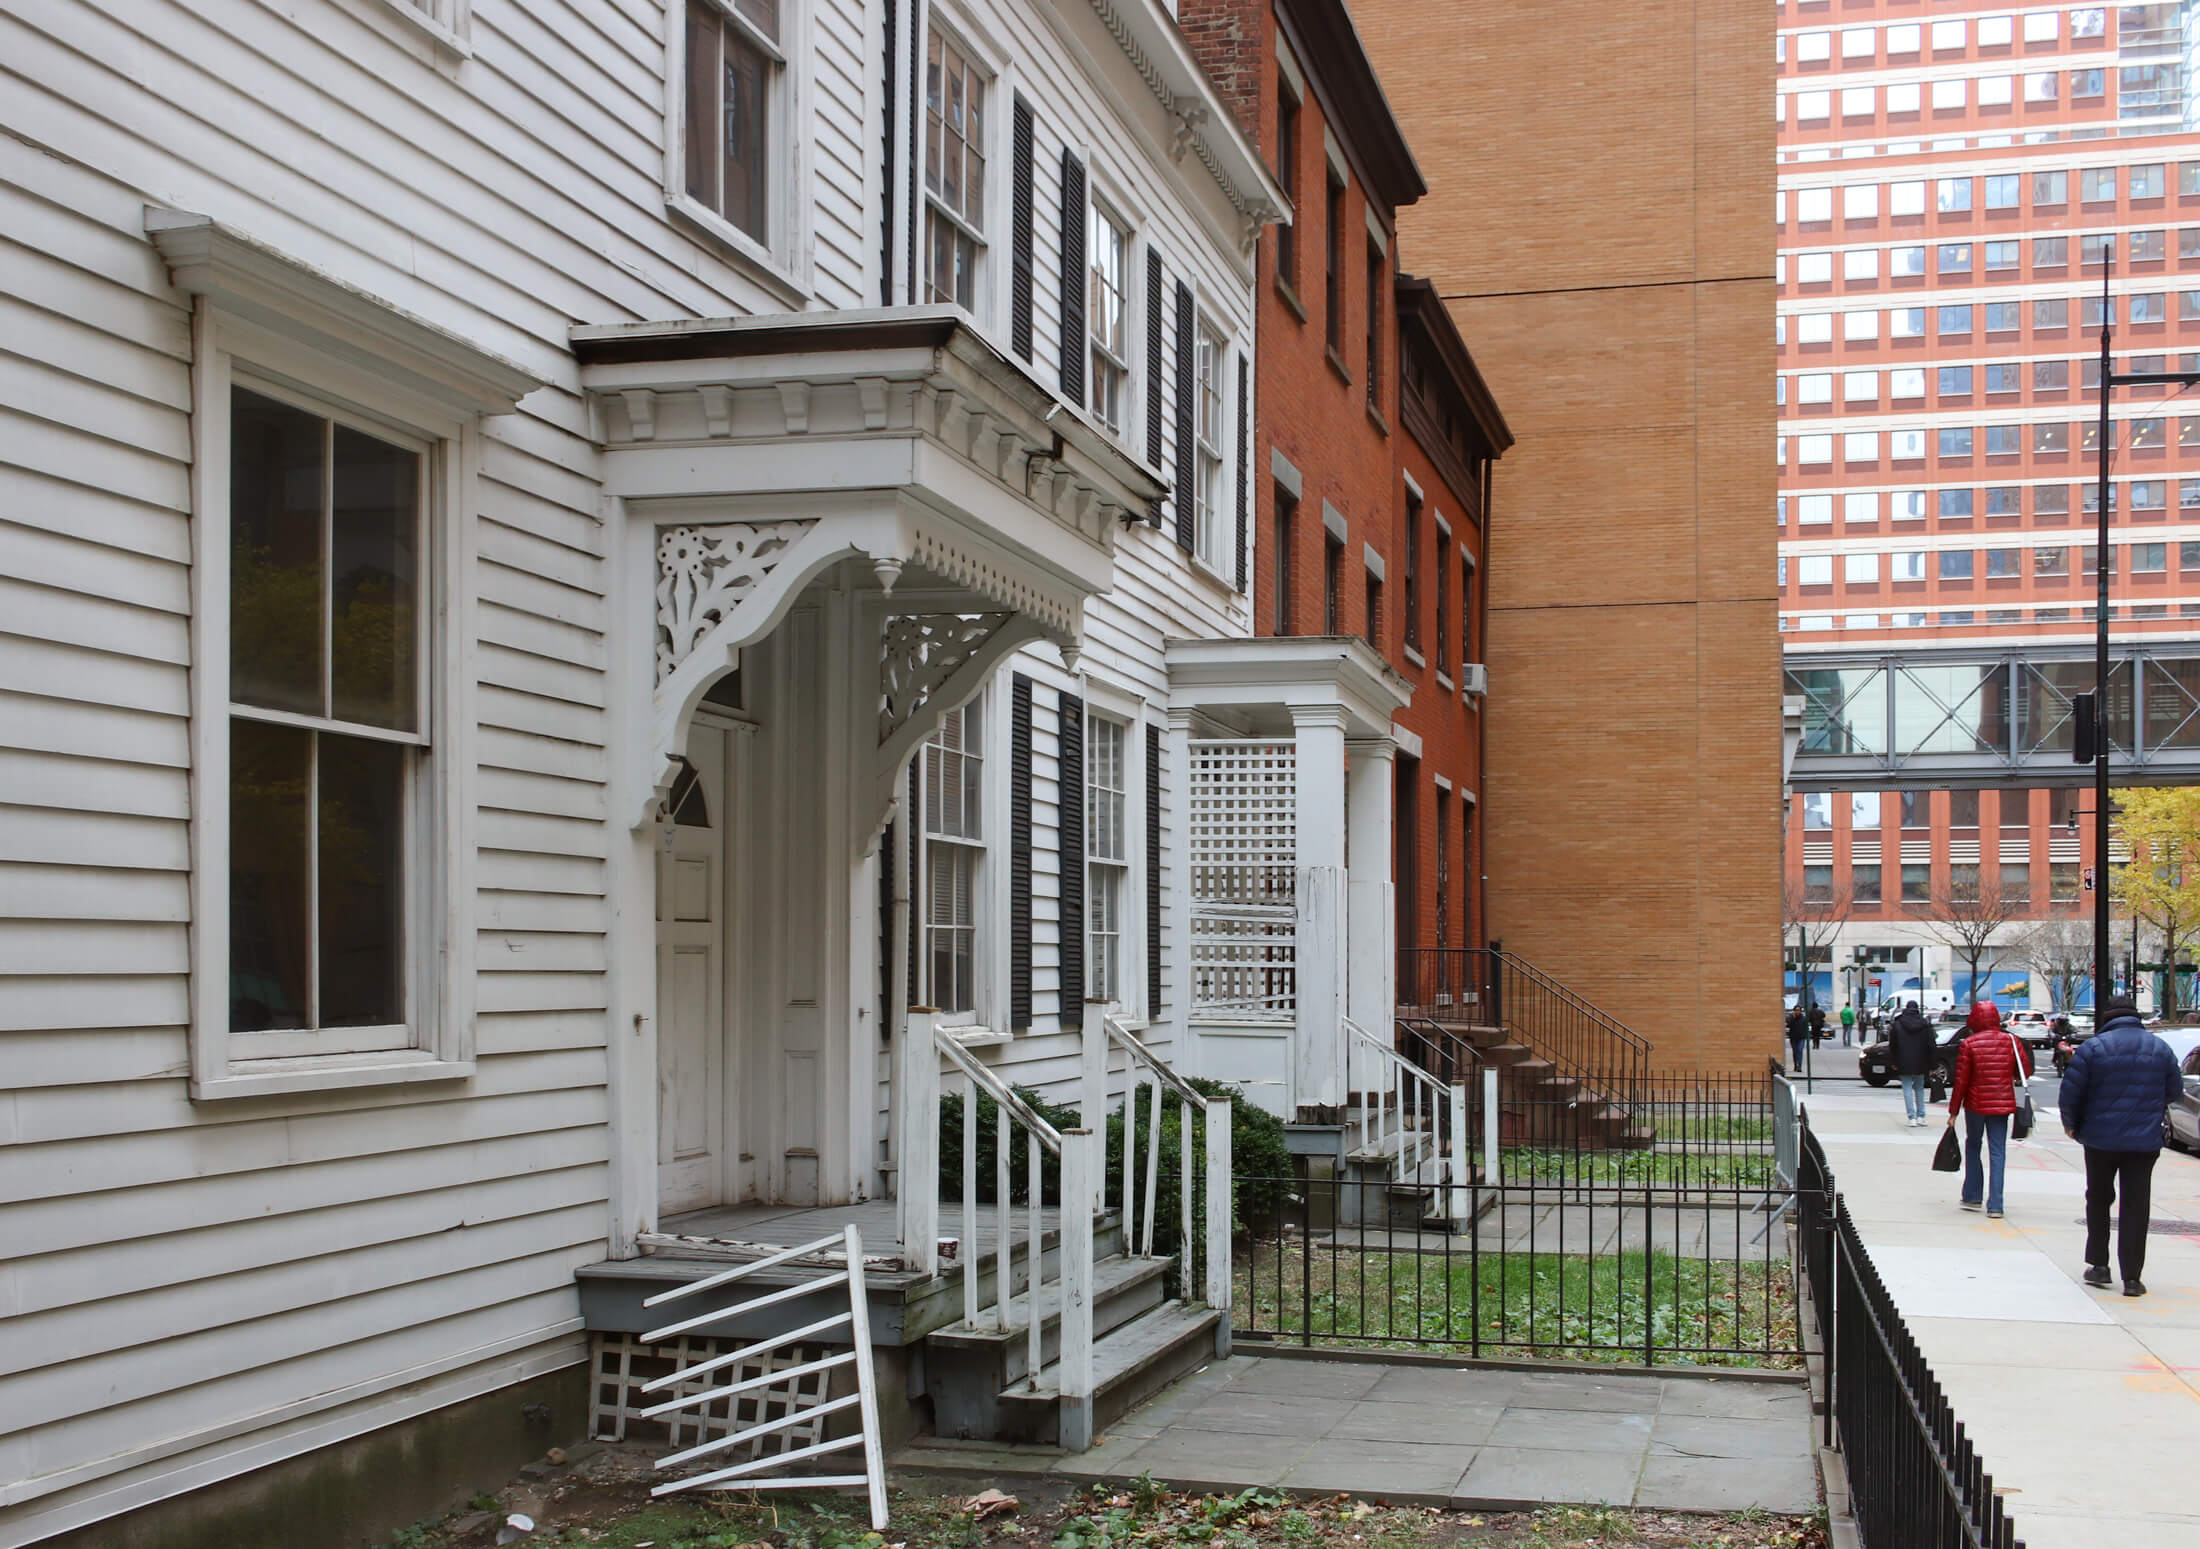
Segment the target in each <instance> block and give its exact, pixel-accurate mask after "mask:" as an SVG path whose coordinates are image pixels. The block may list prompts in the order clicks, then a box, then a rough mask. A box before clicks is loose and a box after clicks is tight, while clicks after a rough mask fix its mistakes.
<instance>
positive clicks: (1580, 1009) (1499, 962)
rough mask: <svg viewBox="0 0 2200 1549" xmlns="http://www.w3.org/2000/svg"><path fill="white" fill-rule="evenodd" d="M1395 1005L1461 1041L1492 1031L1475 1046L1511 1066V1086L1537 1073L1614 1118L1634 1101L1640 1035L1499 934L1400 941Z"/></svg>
mask: <svg viewBox="0 0 2200 1549" xmlns="http://www.w3.org/2000/svg"><path fill="white" fill-rule="evenodd" d="M1398 1008H1399V1014H1400V1015H1401V1016H1406V1017H1413V1018H1426V1019H1429V1020H1431V1021H1433V1022H1435V1023H1437V1024H1439V1025H1441V1026H1444V1027H1447V1028H1453V1029H1459V1030H1461V1031H1462V1034H1463V1036H1464V1037H1466V1038H1467V1040H1468V1041H1470V1042H1471V1041H1473V1039H1474V1038H1475V1037H1476V1035H1477V1030H1479V1031H1480V1032H1481V1033H1482V1034H1484V1035H1488V1034H1498V1035H1501V1038H1500V1039H1499V1040H1498V1041H1496V1042H1494V1043H1493V1044H1491V1045H1489V1046H1487V1047H1486V1048H1484V1051H1483V1052H1484V1053H1485V1055H1486V1056H1487V1057H1488V1058H1489V1059H1490V1060H1491V1061H1492V1062H1493V1063H1499V1064H1502V1065H1506V1066H1508V1067H1510V1068H1512V1069H1513V1070H1514V1072H1515V1075H1514V1080H1513V1082H1512V1083H1511V1084H1512V1085H1515V1086H1518V1085H1524V1084H1529V1083H1530V1081H1531V1079H1533V1080H1540V1081H1541V1082H1542V1083H1544V1084H1545V1085H1548V1086H1550V1087H1553V1088H1556V1089H1559V1090H1560V1091H1561V1092H1563V1093H1564V1095H1567V1096H1568V1097H1570V1098H1571V1099H1573V1100H1575V1101H1578V1102H1583V1103H1588V1104H1592V1105H1593V1104H1597V1103H1602V1104H1605V1105H1608V1106H1609V1108H1610V1110H1611V1111H1612V1112H1613V1113H1614V1115H1615V1116H1620V1117H1626V1116H1631V1115H1633V1114H1634V1113H1635V1112H1636V1111H1637V1109H1638V1108H1639V1106H1640V1103H1641V1088H1642V1082H1643V1078H1644V1077H1645V1076H1647V1075H1648V1073H1649V1069H1650V1041H1649V1040H1648V1039H1646V1038H1644V1037H1643V1036H1642V1035H1641V1034H1640V1033H1637V1032H1635V1031H1634V1030H1633V1029H1631V1028H1629V1027H1628V1026H1627V1025H1626V1024H1625V1023H1623V1022H1621V1021H1620V1020H1619V1019H1618V1018H1617V1017H1614V1016H1612V1015H1611V1014H1610V1013H1608V1012H1606V1011H1603V1010H1601V1009H1600V1008H1598V1007H1596V1006H1594V1005H1591V1004H1590V1003H1589V1002H1588V1001H1587V1000H1585V999H1583V998H1582V997H1581V996H1580V995H1578V994H1576V993H1575V992H1574V991H1573V990H1570V989H1568V988H1567V987H1566V986H1565V985H1563V984H1561V983H1559V982H1558V980H1556V979H1554V978H1552V977H1551V976H1550V975H1549V974H1546V973H1544V972H1543V971H1542V970H1541V969H1539V968H1537V967H1536V966H1535V965H1534V964H1532V963H1529V962H1527V961H1526V960H1525V959H1523V958H1522V957H1521V956H1520V955H1519V954H1518V953H1515V952H1507V951H1506V950H1505V949H1504V947H1503V945H1502V943H1499V942H1492V943H1490V945H1488V946H1487V947H1407V948H1403V949H1401V950H1400V951H1399V953H1398Z"/></svg>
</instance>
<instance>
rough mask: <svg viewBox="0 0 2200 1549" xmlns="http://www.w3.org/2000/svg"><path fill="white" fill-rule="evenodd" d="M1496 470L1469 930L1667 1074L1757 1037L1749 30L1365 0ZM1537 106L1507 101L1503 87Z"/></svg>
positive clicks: (1764, 979) (1759, 73) (1762, 641)
mask: <svg viewBox="0 0 2200 1549" xmlns="http://www.w3.org/2000/svg"><path fill="white" fill-rule="evenodd" d="M1354 14H1355V17H1356V19H1357V21H1358V24H1359V28H1360V33H1361V36H1362V38H1363V39H1364V40H1365V42H1366V44H1367V46H1368V49H1369V51H1370V53H1371V54H1372V55H1373V56H1374V59H1375V63H1376V67H1377V69H1378V71H1379V72H1380V74H1381V76H1382V81H1383V86H1384V89H1385V91H1386V92H1387V93H1388V95H1389V97H1390V101H1391V104H1392V106H1393V108H1394V109H1395V110H1396V111H1397V113H1398V116H1399V118H1400V120H1401V121H1402V122H1403V124H1404V125H1405V130H1406V133H1407V135H1408V136H1409V137H1410V139H1411V140H1412V143H1413V147H1414V152H1415V155H1416V157H1417V158H1418V160H1419V161H1420V164H1421V165H1422V167H1423V168H1424V169H1426V171H1427V174H1428V178H1429V182H1430V184H1431V193H1430V196H1429V197H1428V198H1427V199H1425V200H1423V201H1422V202H1421V203H1420V204H1419V205H1418V206H1416V207H1414V208H1413V209H1411V210H1408V211H1406V212H1404V213H1403V215H1402V217H1401V224H1402V247H1403V252H1404V257H1405V260H1406V263H1407V266H1408V268H1409V269H1413V270H1416V271H1417V272H1420V273H1424V274H1427V275H1429V276H1430V277H1431V278H1433V279H1434V280H1435V281H1436V283H1437V285H1438V287H1439V289H1440V290H1441V292H1442V293H1443V294H1444V296H1445V297H1446V298H1447V300H1449V301H1450V302H1451V305H1452V312H1453V316H1454V317H1455V318H1456V320H1457V321H1458V324H1459V328H1460V331H1461V333H1462V334H1463V335H1464V336H1465V337H1466V339H1467V341H1468V342H1469V344H1470V345H1471V347H1472V348H1473V350H1474V352H1475V356H1476V359H1477V361H1478V362H1479V364H1480V366H1481V368H1482V371H1483V373H1484V375H1485V377H1486V378H1487V379H1488V380H1489V383H1490V386H1491V388H1492V390H1493V392H1494V393H1495V395H1496V398H1497V401H1498V402H1499V403H1500V404H1501V405H1502V406H1503V409H1504V412H1505V415H1506V418H1507V420H1508V421H1509V423H1510V424H1511V426H1512V429H1513V432H1514V434H1515V435H1516V436H1517V438H1518V444H1517V445H1516V446H1515V447H1514V448H1513V449H1512V451H1511V452H1509V453H1508V454H1507V455H1506V457H1505V459H1504V460H1503V461H1502V462H1500V463H1499V464H1498V466H1497V471H1496V474H1495V490H1494V495H1493V522H1492V529H1491V533H1490V539H1489V542H1490V555H1491V563H1490V569H1489V574H1490V577H1491V588H1492V592H1491V599H1490V606H1491V612H1490V622H1489V647H1488V656H1489V666H1490V679H1491V695H1490V699H1489V701H1488V706H1487V710H1486V714H1487V715H1488V718H1489V727H1488V768H1487V770H1486V772H1485V780H1484V784H1485V799H1486V802H1487V812H1488V816H1487V820H1486V821H1487V851H1488V864H1487V866H1486V867H1485V868H1484V869H1485V870H1486V871H1487V872H1488V873H1489V879H1490V880H1489V884H1488V886H1489V898H1488V904H1489V932H1490V934H1491V935H1494V936H1499V937H1502V938H1503V940H1504V941H1505V944H1506V946H1507V947H1508V948H1512V949H1515V950H1518V951H1519V952H1521V953H1522V954H1523V955H1524V956H1526V957H1527V958H1528V959H1530V960H1531V961H1533V962H1535V963H1537V964H1538V965H1539V966H1541V967H1543V968H1545V969H1546V970H1547V971H1549V972H1551V973H1553V974H1555V975H1556V976H1557V977H1558V978H1560V979H1561V980H1563V981H1565V982H1566V983H1568V984H1570V985H1572V986H1574V987H1575V988H1576V989H1578V990H1579V991H1581V992H1582V993H1583V994H1585V995H1587V996H1588V997H1589V998H1590V999H1591V1000H1593V1001H1595V1002H1597V1003H1598V1004H1600V1005H1602V1006H1604V1007H1605V1008H1606V1009H1608V1010H1609V1011H1611V1012H1613V1013H1614V1014H1615V1015H1618V1016H1620V1017H1621V1018H1622V1019H1624V1020H1626V1021H1627V1022H1629V1023H1630V1024H1631V1025H1633V1026H1635V1027H1637V1028H1638V1029H1639V1030H1640V1031H1641V1032H1643V1033H1644V1034H1645V1035H1646V1036H1647V1037H1649V1038H1650V1039H1651V1040H1652V1042H1653V1044H1654V1045H1655V1048H1656V1056H1657V1058H1658V1060H1659V1061H1660V1062H1661V1063H1663V1064H1668V1065H1684V1064H1691V1063H1699V1064H1704V1065H1713V1066H1727V1065H1735V1064H1739V1063H1743V1062H1746V1061H1747V1060H1750V1059H1752V1058H1754V1057H1756V1056H1757V1055H1760V1054H1762V1053H1764V1052H1767V1051H1770V1050H1772V1049H1773V1048H1774V1047H1775V1046H1776V1039H1777V1035H1778V1026H1779V1013H1780V1003H1779V991H1780V955H1779V940H1778V936H1779V913H1780V909H1779V889H1780V861H1781V840H1780V814H1779V800H1780V776H1779V767H1780V724H1779V692H1780V674H1779V665H1780V663H1779V643H1778V635H1777V633H1776V627H1775V614H1774V606H1775V598H1774V581H1775V564H1774V560H1775V557H1776V534H1775V529H1774V525H1773V522H1772V519H1771V518H1772V513H1773V510H1774V502H1773V494H1774V469H1773V460H1772V457H1771V449H1772V439H1773V402H1772V394H1771V391H1770V378H1771V374H1772V367H1773V361H1772V330H1771V318H1772V313H1773V291H1772V282H1771V271H1772V252H1773V235H1774V233H1773V227H1772V187H1773V160H1772V150H1773V146H1772V134H1773V130H1772V125H1771V123H1770V122H1769V115H1767V114H1766V113H1765V112H1764V104H1765V103H1766V101H1767V100H1768V98H1769V96H1770V93H1771V87H1772V80H1771V76H1772V64H1773V61H1772V48H1771V31H1772V17H1771V14H1770V12H1769V11H1767V10H1766V9H1765V8H1764V7H1763V6H1762V5H1761V4H1759V3H1757V0H1704V3H1698V4H1692V5H1689V6H1685V7H1683V6H1677V5H1656V4H1653V5H1648V6H1638V7H1619V8H1615V7H1612V6H1610V5H1606V4H1602V3H1589V0H1562V3H1560V4H1557V5H1550V6H1538V7H1512V6H1471V7H1468V6H1457V7H1453V6H1445V7H1431V6H1427V5H1422V4H1418V3H1412V0H1360V3H1358V4H1356V5H1355V6H1354ZM1531 86H1532V89H1531Z"/></svg>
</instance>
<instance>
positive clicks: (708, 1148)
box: [657, 725, 727, 1215]
mask: <svg viewBox="0 0 2200 1549" xmlns="http://www.w3.org/2000/svg"><path fill="white" fill-rule="evenodd" d="M687 756H688V760H689V762H690V763H692V764H693V765H694V766H695V771H696V775H697V779H696V781H695V782H694V788H693V789H692V790H687V791H684V792H683V791H681V790H680V789H679V788H678V787H676V795H678V796H679V798H680V799H679V800H678V801H677V803H676V816H677V818H678V821H675V823H674V824H673V826H672V828H671V829H670V831H669V838H668V842H667V843H666V845H665V847H664V848H663V849H662V850H661V851H660V853H659V855H658V858H657V1208H658V1212H659V1214H660V1215H671V1214H674V1213H675V1212H678V1211H682V1210H695V1209H699V1208H701V1207H703V1206H705V1205H716V1204H720V1203H722V1202H723V1200H724V1191H725V1184H724V1177H725V1154H726V1101H725V1096H726V1093H725V1047H726V1037H725V955H726V919H725V916H726V827H727V824H726V819H727V812H726V811H725V805H726V733H725V732H724V731H723V730H722V729H720V728H718V727H714V726H710V725H698V726H696V727H695V728H694V729H693V730H692V731H690V732H689V733H688V752H687ZM684 784H685V782H683V785H684Z"/></svg>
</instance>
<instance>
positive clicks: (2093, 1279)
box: [2062, 995, 2184, 1296]
mask: <svg viewBox="0 0 2200 1549" xmlns="http://www.w3.org/2000/svg"><path fill="white" fill-rule="evenodd" d="M2101 1015H2102V1018H2103V1021H2102V1023H2101V1028H2100V1031H2099V1032H2097V1033H2095V1034H2094V1035H2093V1036H2092V1037H2091V1038H2088V1039H2087V1040H2086V1041H2085V1042H2084V1043H2081V1044H2079V1045H2078V1047H2077V1052H2076V1053H2074V1054H2072V1055H2071V1057H2070V1068H2069V1069H2068V1070H2066V1071H2065V1072H2063V1078H2062V1123H2063V1128H2064V1130H2066V1131H2067V1132H2068V1133H2069V1135H2070V1137H2071V1138H2072V1139H2073V1140H2075V1141H2077V1142H2078V1144H2079V1145H2081V1146H2083V1147H2085V1283H2086V1284H2087V1285H2093V1286H2106V1285H2107V1284H2108V1283H2109V1282H2108V1212H2109V1207H2110V1206H2112V1205H2113V1206H2115V1208H2116V1211H2117V1223H2116V1267H2117V1268H2118V1269H2119V1270H2121V1271H2122V1272H2123V1279H2124V1295H2126V1296H2144V1295H2146V1294H2147V1288H2146V1286H2145V1284H2144V1283H2143V1282H2141V1280H2140V1279H2139V1276H2140V1274H2141V1272H2142V1271H2144V1270H2145V1269H2146V1263H2147V1221H2148V1216H2149V1212H2150V1211H2151V1210H2152V1209H2153V1206H2154V1197H2153V1196H2154V1163H2155V1160H2156V1159H2157V1158H2158V1157H2160V1156H2161V1154H2162V1110H2163V1109H2165V1108H2167V1107H2168V1106H2169V1105H2170V1104H2171V1103H2172V1102H2175V1101H2176V1100H2177V1099H2178V1098H2179V1097H2180V1096H2182V1095H2183V1091H2184V1083H2183V1081H2182V1080H2181V1079H2180V1078H2179V1076H2178V1073H2177V1056H2176V1055H2175V1054H2174V1053H2172V1052H2171V1051H2170V1046H2169V1045H2168V1044H2166V1043H2164V1042H2163V1041H2162V1040H2161V1039H2159V1038H2157V1037H2155V1036H2154V1034H2152V1033H2150V1032H2148V1031H2147V1030H2146V1027H2145V1026H2144V1024H2142V1023H2141V1022H2140V1020H2139V1008H2138V1006H2137V1004H2136V1003H2134V1002H2133V1001H2132V999H2131V998H2130V997H2129V996H2127V995H2117V996H2112V997H2110V999H2109V1001H2108V1004H2106V1005H2105V1006H2103V1007H2102V1008H2101Z"/></svg>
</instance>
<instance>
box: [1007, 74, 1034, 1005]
mask: <svg viewBox="0 0 2200 1549" xmlns="http://www.w3.org/2000/svg"><path fill="white" fill-rule="evenodd" d="M1010 125H1011V127H1010V130H1009V186H1010V200H1009V259H1008V342H1009V350H1010V353H1012V354H1013V355H1015V357H1016V358H1017V359H1018V360H1029V359H1031V211H1032V204H1031V198H1032V186H1031V104H1030V103H1028V102H1026V101H1024V97H1023V93H1022V92H1018V93H1017V94H1016V104H1015V107H1014V108H1013V109H1012V110H1011V113H1010ZM1019 1025H1021V1024H1019Z"/></svg>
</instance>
